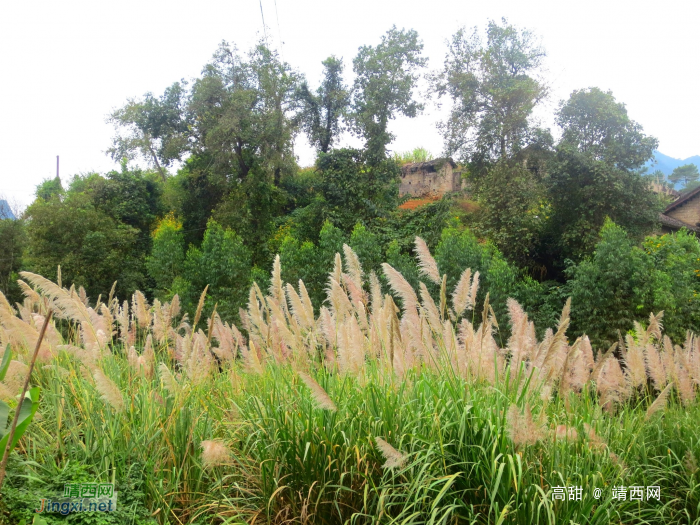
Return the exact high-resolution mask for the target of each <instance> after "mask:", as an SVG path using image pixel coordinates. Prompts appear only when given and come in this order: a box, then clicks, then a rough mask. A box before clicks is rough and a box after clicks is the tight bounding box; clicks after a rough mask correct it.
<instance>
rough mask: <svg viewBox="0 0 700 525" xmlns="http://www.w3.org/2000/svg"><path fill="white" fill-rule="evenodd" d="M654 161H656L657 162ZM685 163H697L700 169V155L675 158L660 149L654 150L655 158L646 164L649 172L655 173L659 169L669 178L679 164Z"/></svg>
mask: <svg viewBox="0 0 700 525" xmlns="http://www.w3.org/2000/svg"><path fill="white" fill-rule="evenodd" d="M654 161H656V163H655V164H654ZM684 164H695V165H696V166H697V167H698V169H700V155H694V156H692V157H688V158H687V159H674V158H673V157H669V156H668V155H664V154H663V153H661V152H660V151H654V158H653V159H652V160H650V161H649V162H647V163H646V164H645V166H646V168H647V173H653V172H655V171H656V170H659V171H661V173H663V174H664V175H666V177H667V178H668V176H669V175H670V174H671V172H672V171H673V170H674V169H676V168H677V167H678V166H683V165H684ZM676 189H678V188H676Z"/></svg>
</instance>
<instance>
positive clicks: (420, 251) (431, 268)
mask: <svg viewBox="0 0 700 525" xmlns="http://www.w3.org/2000/svg"><path fill="white" fill-rule="evenodd" d="M415 245H416V256H417V257H418V268H419V269H420V273H421V274H422V275H425V276H426V277H427V278H428V279H430V280H431V281H432V282H434V283H435V284H437V285H438V286H439V285H440V284H441V283H442V278H441V277H440V271H439V270H438V266H437V263H436V262H435V259H434V258H433V256H432V255H431V254H430V250H429V249H428V245H427V244H426V243H425V241H424V240H423V239H421V238H420V237H416V240H415Z"/></svg>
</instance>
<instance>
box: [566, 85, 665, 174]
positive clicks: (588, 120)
mask: <svg viewBox="0 0 700 525" xmlns="http://www.w3.org/2000/svg"><path fill="white" fill-rule="evenodd" d="M557 124H558V125H559V126H560V127H561V128H562V131H563V136H562V141H561V145H562V146H566V147H573V148H575V149H577V150H578V151H579V152H581V153H582V154H584V155H586V156H588V157H589V158H591V159H593V160H596V161H602V162H604V163H605V164H606V165H608V166H615V167H616V168H620V169H622V170H632V169H638V168H640V167H641V166H642V165H643V164H644V163H645V162H646V161H647V160H649V159H650V158H651V157H652V156H653V152H654V149H656V148H657V147H658V145H659V142H658V140H656V139H655V138H654V137H648V136H646V135H644V133H643V129H642V126H640V125H639V124H638V123H637V122H635V121H633V120H631V119H630V118H629V117H628V116H627V109H626V108H625V105H624V104H622V103H621V102H617V101H616V100H615V97H614V96H613V94H612V93H611V92H610V91H601V90H600V89H598V88H589V89H580V90H576V91H574V92H573V93H572V94H571V96H570V97H569V100H567V101H565V102H564V101H562V102H561V103H560V105H559V110H558V112H557Z"/></svg>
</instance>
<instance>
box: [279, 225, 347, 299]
mask: <svg viewBox="0 0 700 525" xmlns="http://www.w3.org/2000/svg"><path fill="white" fill-rule="evenodd" d="M345 242H346V237H345V235H344V234H343V232H342V231H341V230H340V229H339V228H336V227H335V226H333V224H331V223H330V222H328V221H326V222H325V223H324V224H323V227H322V228H321V232H320V234H319V237H318V242H317V243H316V244H315V243H313V242H311V241H301V240H299V239H298V238H296V237H295V236H294V235H293V234H292V233H288V234H287V235H286V236H285V237H284V240H283V241H282V245H281V246H280V250H279V255H280V262H281V263H282V279H283V280H284V281H285V282H289V283H291V284H292V285H294V287H296V286H297V285H298V283H299V279H301V280H303V281H304V286H306V290H307V291H308V292H309V297H311V301H312V302H313V304H314V305H315V306H316V305H320V304H322V303H323V302H324V301H325V299H326V285H327V284H328V274H329V273H330V271H331V270H332V268H333V263H334V259H335V254H336V253H341V254H342V253H343V244H344V243H345Z"/></svg>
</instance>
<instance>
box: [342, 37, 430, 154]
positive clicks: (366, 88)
mask: <svg viewBox="0 0 700 525" xmlns="http://www.w3.org/2000/svg"><path fill="white" fill-rule="evenodd" d="M422 51H423V43H422V42H421V41H420V40H419V39H418V33H417V32H416V31H415V30H413V29H411V30H408V31H407V30H405V29H396V26H393V27H392V28H391V29H390V30H389V31H387V33H386V35H383V36H382V41H381V43H380V44H379V45H377V46H375V47H373V46H362V47H360V50H359V52H358V53H357V56H356V57H355V59H354V60H353V62H352V66H353V70H354V71H355V85H354V98H353V102H352V109H353V119H354V124H355V130H356V132H357V133H358V134H359V135H360V136H362V138H364V139H365V141H366V142H365V149H366V150H367V158H368V160H369V161H370V162H371V163H375V162H380V161H383V160H384V158H385V156H386V146H387V144H389V143H390V142H391V141H392V140H393V139H394V136H393V135H392V134H391V133H390V132H389V130H388V126H389V121H390V120H392V119H394V118H396V116H397V115H404V116H406V117H415V116H416V115H417V114H418V113H419V112H420V111H422V109H423V104H421V103H420V102H418V101H416V100H414V98H413V91H414V89H415V88H416V84H417V81H418V71H419V70H420V69H421V68H423V67H425V64H426V63H427V59H426V58H423V57H422V56H421V52H422Z"/></svg>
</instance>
